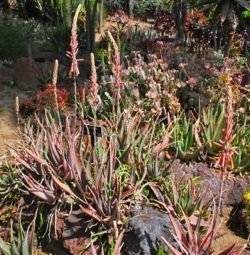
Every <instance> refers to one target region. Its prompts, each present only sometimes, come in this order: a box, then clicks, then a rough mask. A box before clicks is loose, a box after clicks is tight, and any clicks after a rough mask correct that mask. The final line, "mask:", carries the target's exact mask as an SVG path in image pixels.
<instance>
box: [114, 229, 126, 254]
mask: <svg viewBox="0 0 250 255" xmlns="http://www.w3.org/2000/svg"><path fill="white" fill-rule="evenodd" d="M124 232H125V230H123V231H122V232H121V233H120V235H119V236H118V238H117V240H116V243H115V249H114V252H113V254H112V255H120V252H121V249H122V240H123V236H124Z"/></svg>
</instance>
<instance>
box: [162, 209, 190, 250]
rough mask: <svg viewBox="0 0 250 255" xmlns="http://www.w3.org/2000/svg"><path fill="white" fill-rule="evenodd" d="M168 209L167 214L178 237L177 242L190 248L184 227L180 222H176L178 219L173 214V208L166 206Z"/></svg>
mask: <svg viewBox="0 0 250 255" xmlns="http://www.w3.org/2000/svg"><path fill="white" fill-rule="evenodd" d="M165 208H166V209H167V214H168V217H169V219H170V221H171V223H172V226H173V229H174V232H175V235H176V239H177V240H176V241H178V242H180V243H182V244H183V245H185V246H188V240H187V238H186V233H185V231H184V229H183V227H182V225H181V224H180V222H178V221H177V220H176V218H175V217H174V216H173V212H172V210H171V209H172V208H169V206H167V205H166V207H165Z"/></svg>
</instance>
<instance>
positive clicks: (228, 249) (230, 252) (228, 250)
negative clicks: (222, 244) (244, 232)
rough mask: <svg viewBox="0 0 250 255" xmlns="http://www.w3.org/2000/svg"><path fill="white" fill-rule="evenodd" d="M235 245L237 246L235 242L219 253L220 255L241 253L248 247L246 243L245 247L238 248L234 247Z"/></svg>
mask: <svg viewBox="0 0 250 255" xmlns="http://www.w3.org/2000/svg"><path fill="white" fill-rule="evenodd" d="M234 247H235V244H233V245H232V246H230V247H229V248H227V249H226V250H224V251H222V252H220V253H218V255H241V254H242V253H243V252H244V251H245V249H246V245H244V246H243V247H239V248H236V249H234Z"/></svg>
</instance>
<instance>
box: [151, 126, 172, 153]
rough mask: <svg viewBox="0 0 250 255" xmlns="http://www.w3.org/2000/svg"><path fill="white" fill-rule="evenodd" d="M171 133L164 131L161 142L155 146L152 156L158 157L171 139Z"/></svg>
mask: <svg viewBox="0 0 250 255" xmlns="http://www.w3.org/2000/svg"><path fill="white" fill-rule="evenodd" d="M172 132H173V130H172V131H171V132H168V130H167V131H166V133H165V136H164V138H163V140H162V142H161V143H160V144H158V145H156V146H155V148H154V151H153V154H154V155H159V153H160V152H162V151H163V150H165V149H166V148H167V147H168V146H169V139H170V137H171V133H172Z"/></svg>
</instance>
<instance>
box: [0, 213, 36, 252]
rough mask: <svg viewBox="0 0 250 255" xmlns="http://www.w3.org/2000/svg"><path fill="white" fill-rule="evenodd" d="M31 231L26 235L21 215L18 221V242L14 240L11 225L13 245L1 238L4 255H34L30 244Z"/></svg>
mask: <svg viewBox="0 0 250 255" xmlns="http://www.w3.org/2000/svg"><path fill="white" fill-rule="evenodd" d="M28 238H29V231H27V232H26V233H25V231H24V229H23V225H22V222H21V214H20V217H19V220H18V241H17V243H16V241H15V240H14V235H13V227H12V224H11V238H10V239H11V243H7V242H5V241H4V240H3V239H2V238H0V252H2V253H3V255H32V251H31V248H30V244H29V240H28Z"/></svg>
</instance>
